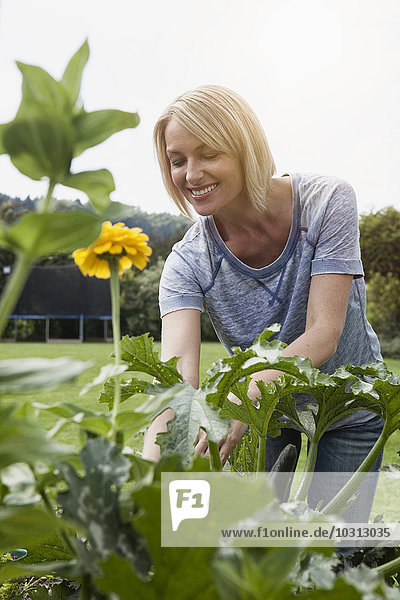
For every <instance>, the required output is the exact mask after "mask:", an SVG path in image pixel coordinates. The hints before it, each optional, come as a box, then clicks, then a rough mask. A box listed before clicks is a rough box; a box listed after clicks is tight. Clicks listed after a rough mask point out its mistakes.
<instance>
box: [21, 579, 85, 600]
mask: <svg viewBox="0 0 400 600" xmlns="http://www.w3.org/2000/svg"><path fill="white" fill-rule="evenodd" d="M29 597H30V599H31V600H49V599H51V600H79V591H74V590H73V589H72V588H71V587H70V586H69V585H68V584H67V582H66V581H65V580H64V581H52V582H51V583H50V588H49V587H48V586H45V585H38V586H36V587H35V588H34V589H33V590H29Z"/></svg>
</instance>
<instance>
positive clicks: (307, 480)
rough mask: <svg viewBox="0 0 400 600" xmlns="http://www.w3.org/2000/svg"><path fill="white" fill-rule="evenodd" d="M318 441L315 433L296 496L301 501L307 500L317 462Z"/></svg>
mask: <svg viewBox="0 0 400 600" xmlns="http://www.w3.org/2000/svg"><path fill="white" fill-rule="evenodd" d="M318 442H319V438H316V436H315V435H314V437H313V439H312V440H311V442H310V448H309V451H308V455H307V462H306V466H305V469H304V473H303V476H302V478H301V481H300V485H299V488H298V490H297V492H296V495H295V497H294V499H295V500H298V501H299V502H305V501H306V500H307V495H308V490H309V489H310V485H311V481H312V478H313V475H314V469H315V463H316V462H317V449H318Z"/></svg>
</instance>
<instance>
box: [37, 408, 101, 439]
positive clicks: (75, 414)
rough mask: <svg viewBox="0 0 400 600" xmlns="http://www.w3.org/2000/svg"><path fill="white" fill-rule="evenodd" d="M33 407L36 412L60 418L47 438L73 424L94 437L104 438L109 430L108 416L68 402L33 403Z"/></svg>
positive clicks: (54, 435)
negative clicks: (47, 413) (101, 436)
mask: <svg viewBox="0 0 400 600" xmlns="http://www.w3.org/2000/svg"><path fill="white" fill-rule="evenodd" d="M32 405H33V407H34V408H35V409H37V410H38V411H44V412H49V413H51V414H54V415H56V416H57V417H60V419H59V420H58V421H57V423H56V424H55V425H54V427H53V428H52V429H51V430H50V431H49V432H48V436H49V438H53V437H56V436H57V435H58V434H59V433H60V431H62V430H63V429H64V427H66V426H67V425H71V424H75V425H78V426H79V427H80V428H81V429H84V430H85V431H90V432H91V433H94V434H95V435H103V436H106V435H107V434H108V432H109V431H110V429H111V419H110V415H106V414H103V413H97V412H92V411H91V410H86V409H82V407H80V406H75V405H74V404H71V403H69V402H60V403H57V404H52V405H47V404H40V403H39V402H33V403H32Z"/></svg>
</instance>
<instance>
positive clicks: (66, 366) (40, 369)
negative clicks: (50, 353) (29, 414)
mask: <svg viewBox="0 0 400 600" xmlns="http://www.w3.org/2000/svg"><path fill="white" fill-rule="evenodd" d="M90 366H91V363H87V362H81V361H78V360H74V359H72V358H24V359H19V360H15V359H10V360H2V361H0V394H6V393H8V394H24V393H25V394H26V393H30V392H32V391H34V390H51V389H54V388H55V387H57V386H58V385H59V384H60V383H65V382H66V381H71V380H73V379H74V378H75V377H76V376H77V375H79V374H80V373H82V372H83V371H85V370H86V369H88V368H89V367H90Z"/></svg>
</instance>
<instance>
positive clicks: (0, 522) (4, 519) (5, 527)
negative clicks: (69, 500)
mask: <svg viewBox="0 0 400 600" xmlns="http://www.w3.org/2000/svg"><path fill="white" fill-rule="evenodd" d="M58 526H59V521H58V519H56V517H52V516H51V515H50V514H48V513H46V512H44V511H43V510H40V509H38V508H34V507H25V506H24V507H15V506H7V507H0V554H2V553H5V552H9V551H10V550H12V549H13V548H23V547H26V546H27V545H28V544H34V543H37V542H38V541H39V540H42V539H44V538H46V537H48V536H49V535H50V534H54V533H55V532H56V530H57V528H58Z"/></svg>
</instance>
